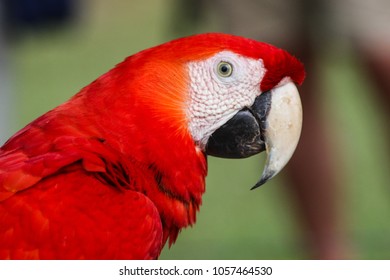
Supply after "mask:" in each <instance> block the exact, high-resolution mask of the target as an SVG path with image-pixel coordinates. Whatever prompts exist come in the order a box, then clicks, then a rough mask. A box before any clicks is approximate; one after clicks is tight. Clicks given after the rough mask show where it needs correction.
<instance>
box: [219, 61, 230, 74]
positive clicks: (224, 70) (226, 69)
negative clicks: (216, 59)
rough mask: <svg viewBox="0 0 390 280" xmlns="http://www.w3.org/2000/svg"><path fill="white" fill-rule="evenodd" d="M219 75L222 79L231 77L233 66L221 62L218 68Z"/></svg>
mask: <svg viewBox="0 0 390 280" xmlns="http://www.w3.org/2000/svg"><path fill="white" fill-rule="evenodd" d="M217 73H218V75H220V76H221V77H224V78H226V77H230V76H231V75H232V73H233V65H232V64H230V63H229V62H226V61H221V62H220V63H218V66H217Z"/></svg>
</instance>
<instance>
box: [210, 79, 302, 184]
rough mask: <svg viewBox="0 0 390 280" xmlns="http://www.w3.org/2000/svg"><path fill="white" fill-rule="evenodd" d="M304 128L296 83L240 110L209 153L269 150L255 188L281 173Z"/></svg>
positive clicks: (232, 154) (249, 153) (215, 137)
mask: <svg viewBox="0 0 390 280" xmlns="http://www.w3.org/2000/svg"><path fill="white" fill-rule="evenodd" d="M301 129H302V105H301V100H300V97H299V92H298V89H297V87H296V86H295V84H294V83H292V82H289V83H286V84H284V85H282V86H278V87H275V88H274V89H272V90H270V91H267V92H264V93H262V94H260V95H259V96H258V97H257V98H256V99H255V102H254V104H253V105H252V106H251V107H247V108H244V109H242V110H241V111H239V112H237V114H236V115H234V116H233V117H232V118H231V119H230V120H229V121H227V122H226V123H225V124H224V125H222V126H221V127H220V128H218V129H217V130H216V131H215V132H214V133H213V134H212V135H211V136H210V138H209V140H208V142H207V145H206V153H207V154H208V155H212V156H216V157H223V158H246V157H250V156H252V155H255V154H258V153H260V152H262V151H264V150H265V151H266V153H267V159H266V163H265V168H264V171H263V174H262V175H261V178H260V180H259V181H258V182H257V183H256V184H255V186H254V187H253V188H252V189H255V188H257V187H259V186H261V185H263V184H264V183H265V182H267V181H268V180H270V179H271V178H273V177H274V176H275V175H276V174H278V173H279V172H280V171H281V170H282V169H283V167H284V166H285V165H286V164H287V162H288V161H289V160H290V158H291V156H292V155H293V153H294V151H295V148H296V147H297V145H298V140H299V137H300V134H301Z"/></svg>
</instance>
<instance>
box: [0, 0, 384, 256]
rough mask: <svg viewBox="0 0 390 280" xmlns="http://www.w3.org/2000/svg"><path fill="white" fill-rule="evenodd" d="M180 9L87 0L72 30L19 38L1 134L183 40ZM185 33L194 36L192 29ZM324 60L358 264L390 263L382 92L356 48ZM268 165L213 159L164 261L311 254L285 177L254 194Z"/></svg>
mask: <svg viewBox="0 0 390 280" xmlns="http://www.w3.org/2000/svg"><path fill="white" fill-rule="evenodd" d="M175 3H176V2H175V1H163V0H142V1H120V0H113V1H103V0H94V1H92V0H90V1H82V5H81V11H82V12H81V13H80V14H79V15H78V16H77V17H76V20H74V21H73V22H72V23H71V24H67V25H64V26H62V27H60V28H55V29H54V28H46V29H44V30H41V31H40V32H36V31H27V32H24V33H23V34H20V35H18V36H16V38H14V39H13V40H12V41H11V42H9V43H8V44H7V49H6V51H7V61H6V62H7V66H8V67H7V69H8V70H7V71H8V76H9V84H10V92H12V94H11V100H10V101H9V102H10V105H9V106H11V108H13V109H12V110H11V112H10V114H8V119H5V121H4V119H3V123H7V124H9V125H10V128H9V129H7V131H6V132H3V134H2V135H0V136H1V138H0V139H1V142H3V141H5V140H6V139H7V138H8V137H9V136H10V135H12V134H13V133H15V132H16V131H17V130H19V129H20V128H22V127H23V126H24V125H26V124H27V123H29V122H30V121H32V120H33V119H35V118H36V117H38V116H40V115H41V114H43V113H45V112H46V111H48V110H50V109H51V108H53V107H54V106H56V105H58V104H60V103H62V102H63V101H65V100H67V99H68V98H70V97H71V96H72V95H73V94H75V93H77V92H78V91H79V90H80V89H81V88H82V87H83V86H85V85H87V84H89V83H90V82H91V81H93V80H94V79H95V78H96V77H98V76H99V75H101V74H103V73H104V72H106V71H107V70H108V69H110V68H112V67H113V66H114V65H115V64H117V63H118V62H120V61H122V60H123V59H124V58H125V57H126V56H129V55H131V54H133V53H135V52H138V51H140V50H142V49H145V48H148V47H151V46H153V45H156V44H160V43H163V42H165V41H168V40H170V39H173V38H175V37H177V33H175V32H173V31H172V30H173V28H172V17H173V16H174V13H176V10H175V7H174V5H175ZM182 29H184V31H183V32H184V33H185V26H182ZM218 30H220V26H219V23H218V21H213V20H210V21H207V22H204V23H203V24H201V25H199V26H198V27H197V30H196V32H203V31H218ZM191 33H192V32H188V35H189V34H191ZM237 35H239V34H237ZM321 62H322V63H321V69H320V71H321V72H322V73H323V79H322V80H321V83H322V85H323V86H324V88H325V90H326V94H324V95H323V96H321V97H320V98H321V102H322V104H323V110H324V115H325V116H326V118H327V123H328V125H329V131H330V133H332V132H334V131H337V135H336V133H335V135H334V137H333V136H331V137H330V138H332V140H333V141H334V142H335V143H336V146H337V149H336V151H335V154H337V156H338V157H339V163H338V164H339V169H340V178H339V179H340V181H341V182H342V185H343V186H344V190H343V191H342V196H343V197H342V201H343V205H342V212H341V213H340V215H342V216H343V218H342V220H343V223H345V228H346V231H347V232H346V237H347V240H348V242H349V243H350V244H351V245H352V246H351V247H352V248H353V253H352V254H351V258H359V259H388V258H390V222H389V217H390V192H389V182H390V172H389V166H390V161H389V157H386V156H384V155H387V156H388V155H390V152H389V144H388V141H387V140H386V139H388V138H386V137H385V135H384V133H383V131H384V128H385V127H386V126H388V125H389V124H388V121H389V120H388V119H386V117H385V114H384V109H383V108H382V107H381V104H380V103H379V102H378V100H376V99H375V98H372V94H371V93H372V92H373V91H375V90H376V89H375V87H374V86H373V85H372V84H371V83H370V82H369V81H368V80H367V79H366V78H365V75H364V68H363V67H362V66H361V64H359V62H358V60H357V59H356V56H355V55H354V53H353V52H351V51H349V50H348V48H345V47H343V46H341V47H340V45H335V46H333V48H332V47H331V48H329V49H326V50H324V51H323V52H322V53H321ZM309 74H310V73H309ZM0 90H2V88H1V87H0ZM1 94H4V93H1ZM3 131H4V130H3ZM5 134H7V135H5ZM263 161H264V156H263V155H260V156H255V157H253V158H250V159H245V160H224V159H216V158H211V157H209V175H208V177H207V191H206V194H205V195H204V200H203V205H202V207H201V210H200V212H199V214H198V218H197V223H196V225H195V226H194V227H192V228H187V229H185V230H183V231H182V233H181V234H180V235H179V238H178V240H177V242H176V244H174V245H173V246H172V247H171V248H170V249H168V246H167V247H166V248H165V249H164V251H163V253H162V256H161V258H162V259H305V258H307V257H308V252H307V250H306V246H305V240H304V239H305V235H304V234H303V231H302V229H301V227H300V222H299V218H298V217H297V216H296V215H295V206H294V204H293V203H292V201H291V200H290V198H289V192H288V181H287V180H286V179H285V178H284V177H283V175H281V176H278V177H277V178H275V179H273V180H272V181H271V182H269V183H267V184H266V185H265V186H263V187H261V188H260V189H257V190H256V191H250V190H249V189H250V187H251V186H252V185H253V184H254V183H255V182H256V180H257V179H258V178H259V176H260V174H261V171H262V167H263ZM282 174H283V172H282Z"/></svg>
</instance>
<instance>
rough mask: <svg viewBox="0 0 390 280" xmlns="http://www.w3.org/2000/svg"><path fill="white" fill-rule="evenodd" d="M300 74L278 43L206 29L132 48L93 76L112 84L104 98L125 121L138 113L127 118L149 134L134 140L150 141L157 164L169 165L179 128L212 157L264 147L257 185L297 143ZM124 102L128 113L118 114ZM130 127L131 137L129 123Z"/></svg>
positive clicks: (298, 65)
mask: <svg viewBox="0 0 390 280" xmlns="http://www.w3.org/2000/svg"><path fill="white" fill-rule="evenodd" d="M304 77H305V71H304V67H303V65H302V63H300V62H299V61H298V60H297V59H296V58H295V57H293V56H292V55H290V54H289V53H287V52H286V51H284V50H282V49H279V48H276V47H274V46H271V45H269V44H266V43H262V42H257V41H255V40H251V39H246V38H242V37H239V36H233V35H227V34H220V33H208V34H201V35H194V36H190V37H186V38H181V39H177V40H174V41H170V42H168V43H165V44H162V45H159V46H156V47H153V48H150V49H147V50H144V51H141V52H139V53H137V54H135V55H133V56H130V57H128V58H127V59H126V60H125V61H124V62H122V63H121V64H119V65H118V66H117V67H116V68H114V69H113V70H112V71H110V72H108V73H107V74H106V75H103V76H102V77H101V78H100V79H99V82H98V84H105V87H106V89H107V88H114V90H111V91H110V92H115V93H116V95H114V97H112V96H113V95H112V94H110V96H111V97H112V98H113V99H112V101H108V103H115V102H117V103H120V105H119V106H121V108H119V109H118V110H117V111H118V112H121V114H122V116H121V117H123V115H125V116H126V118H127V119H126V120H125V121H128V118H130V117H132V118H138V121H135V120H132V121H131V123H132V125H133V124H134V123H137V122H138V123H139V125H138V126H139V127H145V129H144V131H143V132H142V133H141V134H143V135H146V134H148V135H149V136H150V137H149V136H146V137H144V140H142V141H137V143H139V142H148V141H150V142H153V143H149V144H145V147H146V148H145V149H149V150H150V147H153V148H154V149H153V151H154V153H153V155H152V156H151V157H153V159H152V160H154V162H157V163H156V164H157V165H158V164H159V161H160V162H163V161H164V162H165V164H161V166H162V167H160V169H163V168H164V167H166V166H171V164H168V163H167V161H168V160H169V158H172V161H173V158H174V155H173V153H175V152H177V151H175V150H177V149H178V147H179V146H178V142H180V141H181V140H177V141H176V142H175V140H174V139H175V136H177V135H184V137H182V138H181V139H185V140H186V141H187V142H191V145H195V149H196V150H197V153H203V154H207V155H211V156H216V157H223V158H245V157H249V156H252V155H255V154H258V153H260V152H262V151H266V153H267V159H266V164H265V168H264V171H263V174H262V176H261V178H260V180H259V181H258V182H257V184H256V185H255V187H258V186H260V185H262V184H264V183H265V182H266V181H267V180H269V179H271V178H272V177H274V176H275V175H276V174H277V173H278V172H279V171H280V170H281V169H282V168H283V167H284V166H285V165H286V164H287V162H288V161H289V159H290V158H291V156H292V154H293V152H294V150H295V148H296V146H297V143H298V140H299V136H300V131H301V125H302V108H301V102H300V98H299V94H298V90H297V87H296V85H300V84H302V82H303V80H304ZM108 79H111V80H108ZM116 85H118V86H116ZM94 92H102V90H100V89H96V90H94ZM95 96H96V95H95V94H94V97H93V98H94V99H96V98H95ZM106 96H108V95H105V98H106ZM124 96H126V98H123V97H124ZM106 104H107V102H106ZM105 106H107V105H105ZM110 106H112V104H110ZM130 106H131V107H132V108H131V109H130V111H131V112H132V115H129V114H123V112H124V111H126V110H127V111H129V107H130ZM99 108H100V107H99ZM110 112H111V113H110V114H112V111H110ZM118 118H119V117H118ZM130 134H131V136H132V138H134V137H136V135H135V134H134V131H133V130H132V131H131V132H129V133H128V134H127V135H130ZM188 139H190V140H189V141H188ZM172 142H175V143H172ZM128 146H134V145H128ZM156 146H158V148H157V147H156ZM137 147H138V146H137ZM186 147H188V145H187V146H186ZM181 149H182V150H184V148H181ZM165 150H169V151H168V152H169V154H168V155H167V153H163V152H164V151H165ZM156 151H158V152H156ZM146 153H147V152H146ZM159 153H160V154H161V157H160V160H157V158H158V155H159ZM177 153H178V152H177ZM132 154H133V155H134V152H133V153H132ZM144 154H145V153H144ZM142 156H143V155H142ZM182 156H183V155H182ZM140 157H141V156H140ZM186 157H187V158H188V157H189V156H188V155H187V156H186ZM183 158H184V156H183ZM152 160H141V161H144V162H149V163H150V162H151V161H152ZM175 164H177V160H175ZM169 168H170V167H169ZM169 168H168V167H166V169H167V172H168V171H169V170H168V169H169ZM176 168H177V166H176Z"/></svg>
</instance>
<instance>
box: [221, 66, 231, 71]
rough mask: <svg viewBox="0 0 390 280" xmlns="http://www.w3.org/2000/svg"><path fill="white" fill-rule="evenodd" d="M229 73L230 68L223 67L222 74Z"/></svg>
mask: <svg viewBox="0 0 390 280" xmlns="http://www.w3.org/2000/svg"><path fill="white" fill-rule="evenodd" d="M228 71H229V68H228V67H227V66H226V65H222V66H221V72H222V73H227V72H228Z"/></svg>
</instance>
